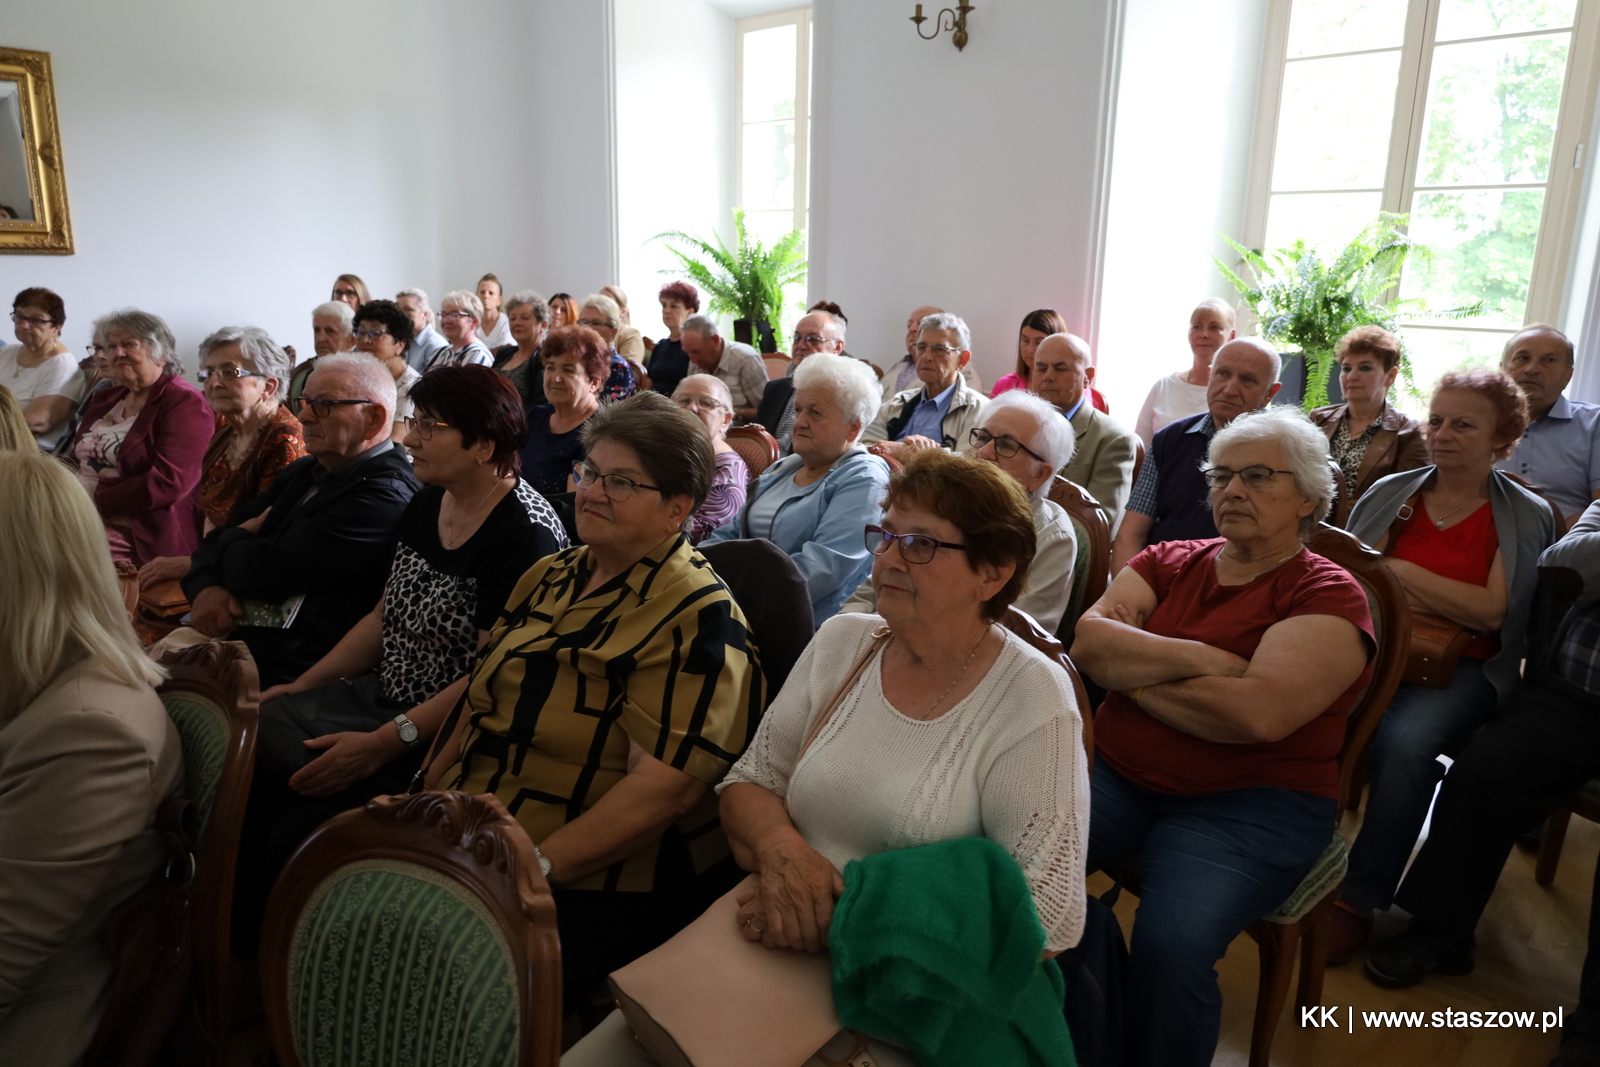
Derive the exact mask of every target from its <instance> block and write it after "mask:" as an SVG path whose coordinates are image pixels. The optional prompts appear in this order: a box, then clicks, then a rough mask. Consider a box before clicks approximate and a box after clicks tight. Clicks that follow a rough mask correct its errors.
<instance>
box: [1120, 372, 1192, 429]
mask: <svg viewBox="0 0 1600 1067" xmlns="http://www.w3.org/2000/svg"><path fill="white" fill-rule="evenodd" d="M1205 410H1206V387H1205V386H1203V385H1190V384H1189V372H1188V371H1186V370H1181V371H1178V372H1177V373H1176V374H1169V375H1167V376H1166V377H1165V378H1162V379H1161V380H1160V381H1158V382H1156V384H1154V385H1152V386H1151V387H1150V395H1149V396H1147V397H1145V399H1144V407H1143V408H1142V409H1140V411H1139V421H1138V422H1137V423H1135V424H1134V427H1133V432H1134V433H1136V434H1138V435H1139V439H1140V440H1141V441H1143V442H1144V446H1145V447H1146V448H1149V447H1150V439H1151V438H1152V437H1154V436H1155V435H1156V432H1157V431H1159V430H1160V429H1161V428H1162V427H1163V426H1165V425H1167V424H1168V423H1172V422H1177V421H1178V420H1179V419H1185V418H1188V417H1189V416H1190V415H1198V414H1200V413H1201V412H1202V411H1205Z"/></svg>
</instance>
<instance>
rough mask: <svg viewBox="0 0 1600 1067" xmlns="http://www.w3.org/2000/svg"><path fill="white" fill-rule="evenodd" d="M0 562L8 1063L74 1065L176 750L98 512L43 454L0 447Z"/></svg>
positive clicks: (156, 846) (3, 1056)
mask: <svg viewBox="0 0 1600 1067" xmlns="http://www.w3.org/2000/svg"><path fill="white" fill-rule="evenodd" d="M41 529H43V530H49V531H51V536H49V537H40V536H39V531H40V530H41ZM0 574H4V575H5V576H6V578H5V583H6V586H7V589H6V595H5V596H0V1063H27V1064H29V1067H67V1065H69V1064H74V1063H77V1062H78V1059H79V1058H80V1057H81V1056H82V1055H83V1053H84V1050H85V1049H86V1048H87V1046H88V1044H89V1041H90V1039H91V1038H92V1037H93V1036H94V1031H95V1026H96V1024H97V1023H98V1022H99V1017H100V1014H101V1012H102V1011H103V1010H104V1003H103V993H104V990H105V987H106V984H107V982H108V980H109V979H110V977H111V961H110V960H109V959H108V958H107V957H106V955H105V952H104V950H103V949H102V948H101V946H100V931H101V927H102V926H103V925H104V924H105V920H106V917H107V916H108V915H109V914H110V913H111V912H112V911H113V910H114V909H115V908H116V907H117V906H118V905H120V904H122V903H123V902H124V901H126V900H128V899H129V898H130V897H132V896H133V895H134V894H135V893H137V892H138V891H139V890H140V889H142V888H143V887H144V886H145V885H146V884H147V883H148V882H149V881H150V879H151V878H152V877H154V876H155V873H156V870H157V868H158V867H159V866H160V863H161V858H162V849H161V844H160V839H159V837H158V835H157V833H156V829H155V816H156V808H157V807H158V806H159V805H160V803H161V802H162V800H164V799H166V797H167V796H168V795H169V794H171V793H172V792H173V791H174V790H175V789H176V788H177V787H178V785H179V777H180V770H181V763H180V760H181V755H182V754H181V752H180V750H179V745H178V737H177V733H176V731H174V730H173V727H172V723H171V721H170V720H169V719H168V718H167V714H166V711H165V709H163V708H162V706H161V701H160V699H159V698H158V697H157V696H156V694H155V690H154V688H153V687H154V686H155V685H156V684H157V683H158V682H160V681H161V678H162V671H161V668H159V667H157V666H156V665H155V664H154V663H151V662H150V661H149V660H148V659H146V658H145V657H144V654H143V651H142V650H141V649H140V647H139V641H138V639H137V638H136V637H134V633H133V627H132V625H131V624H130V623H129V621H128V615H127V611H126V610H125V609H124V608H123V606H122V598H121V596H120V595H119V594H118V591H117V579H116V572H115V571H114V570H113V568H112V565H111V554H110V552H109V551H108V550H107V547H106V540H105V533H104V530H103V528H102V525H101V520H100V516H99V513H98V512H96V510H95V507H94V504H92V503H91V502H90V500H89V496H88V494H87V493H85V492H84V490H83V487H82V486H81V485H79V484H78V481H77V479H76V478H75V477H73V475H72V473H71V472H70V471H68V470H67V468H66V467H64V466H62V465H61V464H60V463H59V462H57V461H56V460H53V459H49V458H47V457H45V456H42V455H40V454H38V453H37V452H35V451H31V450H30V451H20V452H0Z"/></svg>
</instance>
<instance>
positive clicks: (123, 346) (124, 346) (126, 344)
mask: <svg viewBox="0 0 1600 1067" xmlns="http://www.w3.org/2000/svg"><path fill="white" fill-rule="evenodd" d="M143 347H144V342H143V341H140V340H139V339H138V338H134V339H133V340H131V341H107V342H106V352H108V353H109V354H111V355H113V356H114V355H116V354H117V353H118V352H126V353H128V354H129V355H132V354H133V353H135V352H137V351H139V350H140V349H141V348H143Z"/></svg>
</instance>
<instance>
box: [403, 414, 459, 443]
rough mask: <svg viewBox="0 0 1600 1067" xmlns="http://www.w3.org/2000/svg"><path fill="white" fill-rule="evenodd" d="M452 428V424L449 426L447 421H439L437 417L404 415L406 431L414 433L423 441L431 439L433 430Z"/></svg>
mask: <svg viewBox="0 0 1600 1067" xmlns="http://www.w3.org/2000/svg"><path fill="white" fill-rule="evenodd" d="M453 429H455V427H454V426H451V425H450V424H449V423H448V422H440V421H439V420H438V419H419V418H417V417H416V416H415V415H407V416H406V432H407V433H414V434H416V435H417V436H418V437H420V438H421V439H422V440H424V441H431V440H433V431H435V430H453Z"/></svg>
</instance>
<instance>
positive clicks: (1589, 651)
mask: <svg viewBox="0 0 1600 1067" xmlns="http://www.w3.org/2000/svg"><path fill="white" fill-rule="evenodd" d="M1556 670H1558V671H1560V672H1561V674H1562V676H1563V677H1564V678H1566V680H1567V681H1569V682H1571V683H1572V684H1573V685H1575V686H1577V687H1578V688H1579V689H1582V690H1583V691H1584V692H1585V693H1588V694H1589V695H1590V696H1600V604H1591V605H1589V606H1588V607H1587V608H1584V609H1582V610H1581V611H1580V612H1578V614H1577V615H1576V617H1574V619H1573V620H1572V625H1571V626H1570V627H1568V628H1567V633H1566V636H1565V637H1563V638H1562V641H1561V644H1560V645H1558V646H1557V648H1556Z"/></svg>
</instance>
